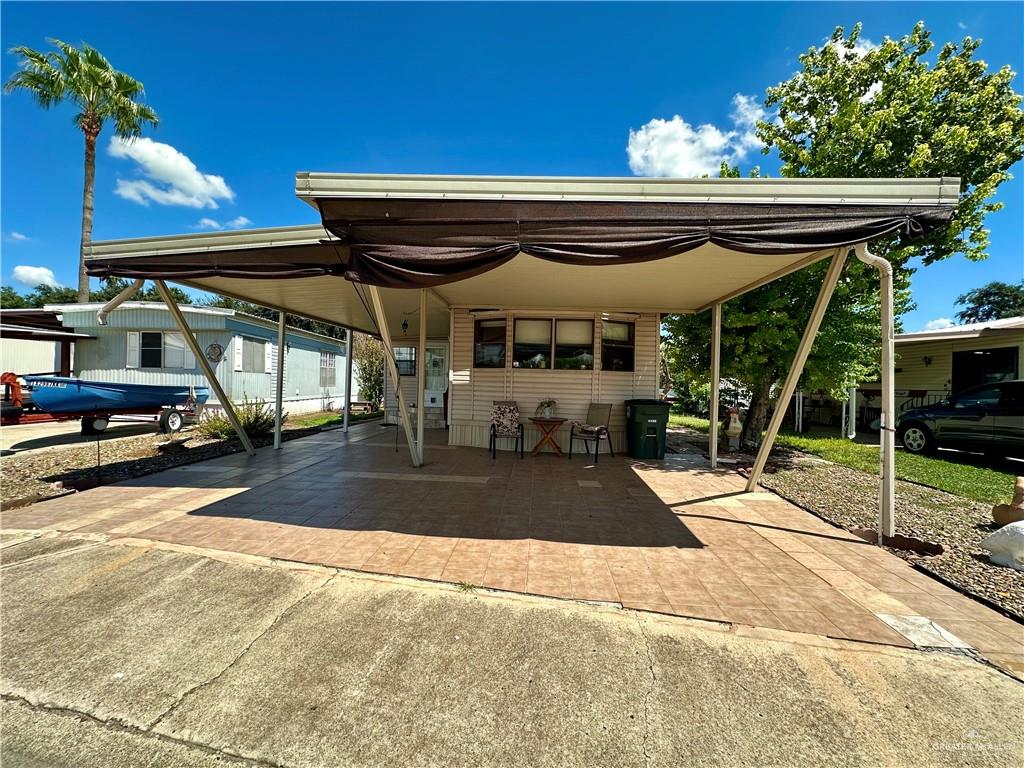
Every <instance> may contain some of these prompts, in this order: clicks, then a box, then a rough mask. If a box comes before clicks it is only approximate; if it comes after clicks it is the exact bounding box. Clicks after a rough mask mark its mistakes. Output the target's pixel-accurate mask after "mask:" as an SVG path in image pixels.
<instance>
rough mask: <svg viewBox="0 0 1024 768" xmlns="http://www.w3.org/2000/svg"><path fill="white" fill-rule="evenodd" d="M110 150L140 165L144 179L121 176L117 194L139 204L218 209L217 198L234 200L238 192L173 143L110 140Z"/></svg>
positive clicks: (114, 137)
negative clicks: (177, 148)
mask: <svg viewBox="0 0 1024 768" xmlns="http://www.w3.org/2000/svg"><path fill="white" fill-rule="evenodd" d="M107 152H108V153H110V155H112V156H113V157H118V158H128V159H130V160H134V161H135V162H137V163H138V164H139V166H140V167H139V172H140V173H141V174H142V175H143V176H145V177H146V178H143V179H135V180H126V179H118V180H117V186H116V187H115V189H114V192H115V194H117V195H119V196H121V197H123V198H124V199H125V200H131V201H132V202H134V203H138V204H139V205H149V204H150V202H154V203H158V204H160V205H184V206H187V207H189V208H217V207H218V206H217V201H218V200H234V198H235V193H234V192H233V191H232V190H231V187H229V186H228V184H227V182H226V181H224V177H223V176H214V175H213V174H210V173H202V172H201V171H200V170H199V169H198V168H196V164H195V163H193V162H192V161H191V160H189V159H188V157H187V156H186V155H184V154H182V153H181V152H179V151H178V150H176V149H175V148H174V147H172V146H171V145H170V144H161V143H160V142H157V141H153V140H152V139H146V138H141V139H135V140H134V141H126V140H124V139H120V138H118V137H117V136H113V137H111V139H110V145H109V146H108V147H107Z"/></svg>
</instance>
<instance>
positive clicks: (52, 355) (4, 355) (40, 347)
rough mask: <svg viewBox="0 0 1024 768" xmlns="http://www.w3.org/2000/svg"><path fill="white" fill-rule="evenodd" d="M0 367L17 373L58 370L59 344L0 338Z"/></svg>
mask: <svg viewBox="0 0 1024 768" xmlns="http://www.w3.org/2000/svg"><path fill="white" fill-rule="evenodd" d="M0 369H3V371H11V372H13V373H17V374H18V375H23V374H28V373H53V372H54V371H57V370H60V344H59V343H58V342H56V341H34V340H32V339H2V340H0Z"/></svg>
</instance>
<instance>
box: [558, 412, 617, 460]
mask: <svg viewBox="0 0 1024 768" xmlns="http://www.w3.org/2000/svg"><path fill="white" fill-rule="evenodd" d="M611 416H612V406H611V403H591V404H590V407H589V408H588V409H587V420H586V421H574V422H572V426H571V427H570V428H569V460H570V461H571V460H572V444H573V443H575V442H576V441H577V440H583V441H584V442H589V443H593V444H594V463H595V464H597V454H598V450H599V449H600V447H601V441H602V440H607V441H608V451H609V452H610V453H611V455H612V456H614V455H615V449H614V448H612V440H611V436H610V435H609V433H608V422H609V421H611ZM587 454H588V455H589V454H590V450H589V449H587Z"/></svg>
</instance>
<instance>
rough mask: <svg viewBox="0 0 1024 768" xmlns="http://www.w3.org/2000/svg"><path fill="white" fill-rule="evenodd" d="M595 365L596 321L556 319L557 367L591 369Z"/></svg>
mask: <svg viewBox="0 0 1024 768" xmlns="http://www.w3.org/2000/svg"><path fill="white" fill-rule="evenodd" d="M593 367H594V321H593V320H556V321H555V368H563V369H568V370H577V371H589V370H592V369H593Z"/></svg>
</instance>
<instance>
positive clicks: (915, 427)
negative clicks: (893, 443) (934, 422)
mask: <svg viewBox="0 0 1024 768" xmlns="http://www.w3.org/2000/svg"><path fill="white" fill-rule="evenodd" d="M900 441H901V442H902V443H903V448H904V449H905V450H906V451H907V453H916V454H925V453H932V452H933V451H934V450H935V437H934V436H933V435H932V432H931V430H930V429H928V427H926V426H925V425H924V424H907V425H906V426H904V427H900Z"/></svg>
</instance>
